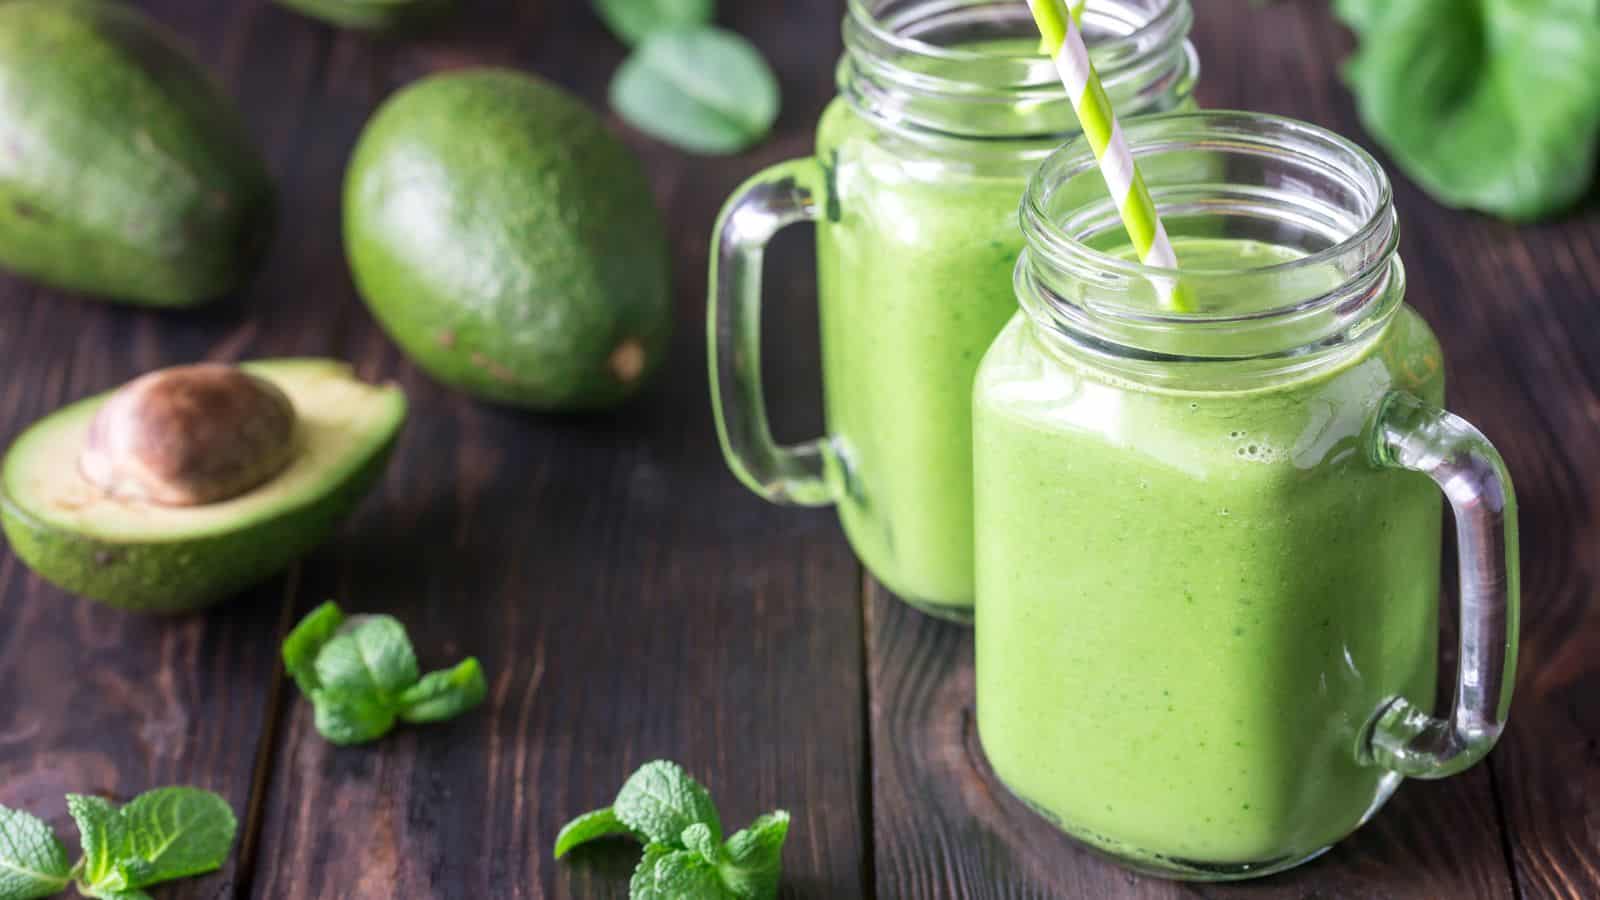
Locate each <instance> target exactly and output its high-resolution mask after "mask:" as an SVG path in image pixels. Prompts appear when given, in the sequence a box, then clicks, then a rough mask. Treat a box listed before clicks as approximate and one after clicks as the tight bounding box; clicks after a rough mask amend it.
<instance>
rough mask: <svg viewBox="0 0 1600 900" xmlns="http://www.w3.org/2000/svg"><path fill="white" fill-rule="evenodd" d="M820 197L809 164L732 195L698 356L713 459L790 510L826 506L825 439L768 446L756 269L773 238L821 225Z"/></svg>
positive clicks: (787, 167) (714, 259)
mask: <svg viewBox="0 0 1600 900" xmlns="http://www.w3.org/2000/svg"><path fill="white" fill-rule="evenodd" d="M826 190H827V188H826V179H825V178H824V175H823V171H822V166H821V165H819V164H818V163H817V161H816V160H815V159H796V160H790V161H789V162H785V163H779V164H778V165H775V166H773V167H771V168H769V169H767V170H765V171H763V172H760V173H759V174H757V175H755V176H754V177H752V178H751V179H750V180H749V181H746V182H745V183H744V184H742V185H740V186H739V189H738V190H737V191H734V193H733V196H731V197H729V198H728V202H727V203H726V204H725V205H724V206H723V207H722V213H721V215H719V216H718V217H717V226H716V230H715V232H713V234H712V242H713V249H712V254H711V279H710V298H709V300H708V302H707V306H706V349H707V352H708V354H709V356H710V363H711V408H712V411H713V412H714V413H715V414H716V419H717V436H718V437H719V438H720V439H721V441H722V455H723V456H724V457H726V458H727V461H728V467H729V468H730V469H732V470H733V474H734V475H736V476H738V478H739V480H740V481H742V482H744V484H745V486H746V487H748V488H750V489H751V490H752V491H755V492H756V493H757V494H760V495H761V496H762V497H764V498H766V499H767V500H770V501H771V502H773V503H783V504H790V505H795V506H826V505H828V504H829V503H832V502H833V500H834V497H835V496H836V495H837V494H836V491H835V489H834V484H835V483H836V479H835V478H834V477H833V474H832V473H834V472H835V471H836V470H837V466H836V463H837V457H836V455H835V454H834V452H833V447H832V445H831V444H830V443H829V442H828V440H827V438H817V439H816V440H812V441H808V442H806V443H804V444H798V445H794V446H780V445H779V444H778V443H777V442H776V441H774V440H773V438H772V428H771V426H770V425H769V424H768V422H767V403H766V398H765V396H764V394H763V392H762V389H761V267H762V259H763V257H764V256H765V255H766V249H767V242H768V241H770V240H772V236H773V235H775V234H777V233H778V232H779V231H781V230H782V229H784V228H785V227H787V226H789V225H793V224H796V223H799V222H808V221H809V222H815V221H818V220H820V219H821V216H822V212H821V208H820V207H819V205H818V204H819V200H818V198H819V197H821V196H825V195H826Z"/></svg>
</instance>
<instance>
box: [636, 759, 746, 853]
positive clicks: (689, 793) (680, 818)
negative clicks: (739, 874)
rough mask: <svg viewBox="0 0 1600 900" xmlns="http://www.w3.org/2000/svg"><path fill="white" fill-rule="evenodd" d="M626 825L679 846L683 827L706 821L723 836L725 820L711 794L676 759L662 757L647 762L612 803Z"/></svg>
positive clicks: (715, 834)
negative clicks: (723, 821)
mask: <svg viewBox="0 0 1600 900" xmlns="http://www.w3.org/2000/svg"><path fill="white" fill-rule="evenodd" d="M612 809H613V810H614V811H615V812H616V814H617V818H618V819H620V820H621V821H622V823H623V824H624V825H627V826H628V827H629V828H631V829H633V830H634V831H636V832H638V833H639V834H640V835H642V836H643V837H644V839H645V840H647V841H649V842H651V843H656V844H664V845H666V846H668V847H674V848H676V847H679V846H681V843H680V842H681V841H682V840H683V831H684V829H685V828H688V827H689V826H690V825H694V824H696V823H699V822H703V823H705V824H706V825H707V826H708V827H709V828H710V829H711V835H712V837H713V838H714V839H715V840H717V841H718V842H720V841H721V840H722V821H721V819H720V818H718V816H717V807H716V804H714V803H712V802H711V794H710V793H709V792H707V791H706V789H705V788H704V787H702V786H701V784H700V783H699V782H698V781H695V780H694V779H693V778H691V777H689V773H688V772H685V771H684V770H683V767H682V766H680V765H678V764H677V763H675V762H670V761H668V760H664V759H658V760H656V761H655V762H649V763H645V764H644V765H643V766H641V767H640V768H639V771H637V772H635V773H633V776H632V777H630V778H629V779H628V780H627V781H626V782H625V783H624V784H623V785H622V790H621V791H619V792H617V801H616V803H615V804H614V805H613V806H612Z"/></svg>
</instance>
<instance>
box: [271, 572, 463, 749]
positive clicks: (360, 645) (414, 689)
mask: <svg viewBox="0 0 1600 900" xmlns="http://www.w3.org/2000/svg"><path fill="white" fill-rule="evenodd" d="M283 665H284V668H286V669H287V670H288V671H289V675H290V676H291V677H292V678H294V681H295V684H297V685H298V686H299V687H300V692H301V693H302V694H304V695H305V696H306V698H307V699H309V700H310V701H311V703H312V706H314V707H315V709H316V719H315V721H316V726H317V732H318V733H319V734H321V735H322V736H323V737H324V738H327V739H328V740H329V741H331V742H332V743H335V744H340V745H348V744H362V743H366V742H367V741H373V740H377V739H378V738H380V737H383V736H384V735H386V734H388V733H389V732H390V731H391V730H392V729H393V728H394V726H395V722H397V721H405V722H413V723H423V722H442V721H444V720H446V719H453V718H455V717H456V716H458V715H461V714H462V713H464V712H466V711H467V710H469V709H472V708H473V707H475V706H477V705H478V704H480V703H482V702H483V700H484V698H485V697H486V696H488V693H489V686H488V684H487V682H485V681H484V677H483V669H482V668H481V667H480V666H479V665H478V661H477V660H476V659H473V658H471V657H468V658H467V659H466V660H464V661H462V662H461V663H459V664H458V665H456V666H455V667H454V668H450V669H442V670H440V671H437V672H429V673H428V674H426V675H423V674H421V670H420V669H419V668H418V666H417V654H416V651H415V650H413V649H412V647H411V639H410V638H409V637H408V636H407V635H406V629H405V626H404V625H401V624H400V622H399V620H397V619H395V618H394V617H393V616H385V615H373V616H352V617H350V618H348V619H347V618H345V615H344V613H343V612H342V611H341V610H340V609H339V607H338V605H337V604H335V603H332V602H328V603H324V604H322V605H321V606H319V607H317V608H316V609H314V610H312V611H311V613H310V614H309V615H307V616H306V617H305V618H304V619H302V620H301V621H300V624H299V625H296V626H295V628H294V630H293V631H291V632H289V636H288V637H287V638H285V639H284V641H283Z"/></svg>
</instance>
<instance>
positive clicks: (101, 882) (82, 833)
mask: <svg viewBox="0 0 1600 900" xmlns="http://www.w3.org/2000/svg"><path fill="white" fill-rule="evenodd" d="M67 812H68V813H70V814H71V815H72V821H73V822H75V823H77V825H78V837H79V840H80V842H81V843H82V845H83V859H82V860H81V861H79V863H78V878H79V884H80V885H82V884H87V885H89V887H90V888H91V889H95V890H99V891H110V890H123V889H126V888H129V887H132V885H130V884H128V883H127V882H126V880H125V879H124V878H123V874H122V873H121V872H119V871H118V870H117V863H118V862H120V861H122V860H123V859H125V858H126V856H125V854H126V853H127V843H128V842H127V835H126V833H125V832H126V828H125V823H124V822H123V820H122V817H121V816H119V815H117V808H116V807H115V806H112V805H111V801H109V800H106V799H104V798H102V797H88V796H84V795H83V794H68V795H67ZM83 893H85V894H88V893H90V891H87V890H86V891H83Z"/></svg>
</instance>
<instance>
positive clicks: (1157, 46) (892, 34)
mask: <svg viewBox="0 0 1600 900" xmlns="http://www.w3.org/2000/svg"><path fill="white" fill-rule="evenodd" d="M869 2H870V0H847V11H846V18H847V20H848V21H850V22H853V23H855V24H856V25H858V26H859V27H860V28H861V29H862V31H864V32H865V33H866V35H867V36H869V37H870V38H872V39H873V40H874V41H877V42H879V43H880V44H882V45H884V46H887V47H889V48H892V49H893V50H898V51H901V52H904V53H907V54H910V55H912V56H916V57H921V58H925V59H934V60H940V61H943V62H950V63H961V64H979V63H984V62H993V61H994V59H995V57H994V55H993V54H989V53H984V52H982V51H977V50H967V49H962V48H959V47H946V46H942V45H940V44H935V43H932V42H930V41H924V40H921V39H919V38H916V37H912V36H909V35H905V34H901V33H899V32H898V31H896V30H895V29H894V28H891V27H889V26H888V25H887V24H885V23H884V22H883V21H882V20H881V19H880V18H879V17H878V16H877V15H875V14H874V13H873V11H872V10H871V9H870V8H869V7H868V4H869ZM1017 5H1024V6H1025V5H1026V4H1025V3H1024V2H1020V0H1019V3H1018V4H1017ZM1193 21H1194V12H1193V9H1192V8H1191V7H1190V5H1189V3H1188V0H1168V2H1165V3H1162V4H1161V6H1160V7H1159V8H1158V9H1157V10H1156V12H1155V14H1154V15H1153V16H1151V17H1150V18H1149V19H1148V20H1146V21H1145V22H1143V23H1141V24H1140V25H1139V26H1138V27H1137V28H1135V29H1134V30H1132V31H1130V32H1128V33H1127V34H1123V35H1118V36H1117V37H1114V38H1110V39H1105V40H1099V41H1096V42H1095V44H1094V47H1093V48H1092V49H1093V51H1094V55H1095V57H1096V60H1097V62H1098V61H1099V60H1100V59H1101V58H1105V59H1109V60H1112V61H1113V65H1111V66H1109V67H1107V68H1106V69H1105V70H1103V71H1101V72H1100V73H1099V74H1100V75H1101V77H1102V78H1110V77H1111V76H1112V75H1113V74H1114V73H1115V72H1117V71H1120V70H1121V69H1123V68H1126V67H1131V66H1135V65H1141V64H1143V63H1144V62H1145V61H1146V60H1147V59H1148V58H1149V57H1152V56H1155V55H1157V54H1160V53H1165V52H1168V45H1169V44H1170V42H1171V41H1172V40H1173V39H1182V38H1183V37H1184V36H1185V35H1187V34H1188V31H1189V27H1190V26H1191V25H1192V24H1193ZM847 33H848V32H847ZM1157 38H1159V40H1156V39H1157ZM1018 59H1019V60H1020V59H1021V57H1018ZM1042 59H1043V57H1041V60H1042ZM1039 68H1040V69H1041V71H1042V70H1044V69H1047V68H1048V72H1045V73H1044V74H1042V75H1041V77H1039V78H1038V79H1037V80H1032V79H1030V80H1019V81H1017V82H1016V83H1014V84H1012V85H1009V87H1011V88H1013V89H1016V90H1023V91H1026V90H1034V89H1043V90H1045V91H1047V92H1050V93H1060V92H1063V88H1062V87H1061V84H1060V82H1059V81H1058V80H1056V76H1055V74H1054V72H1055V70H1054V68H1053V67H1044V66H1041V67H1039Z"/></svg>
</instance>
